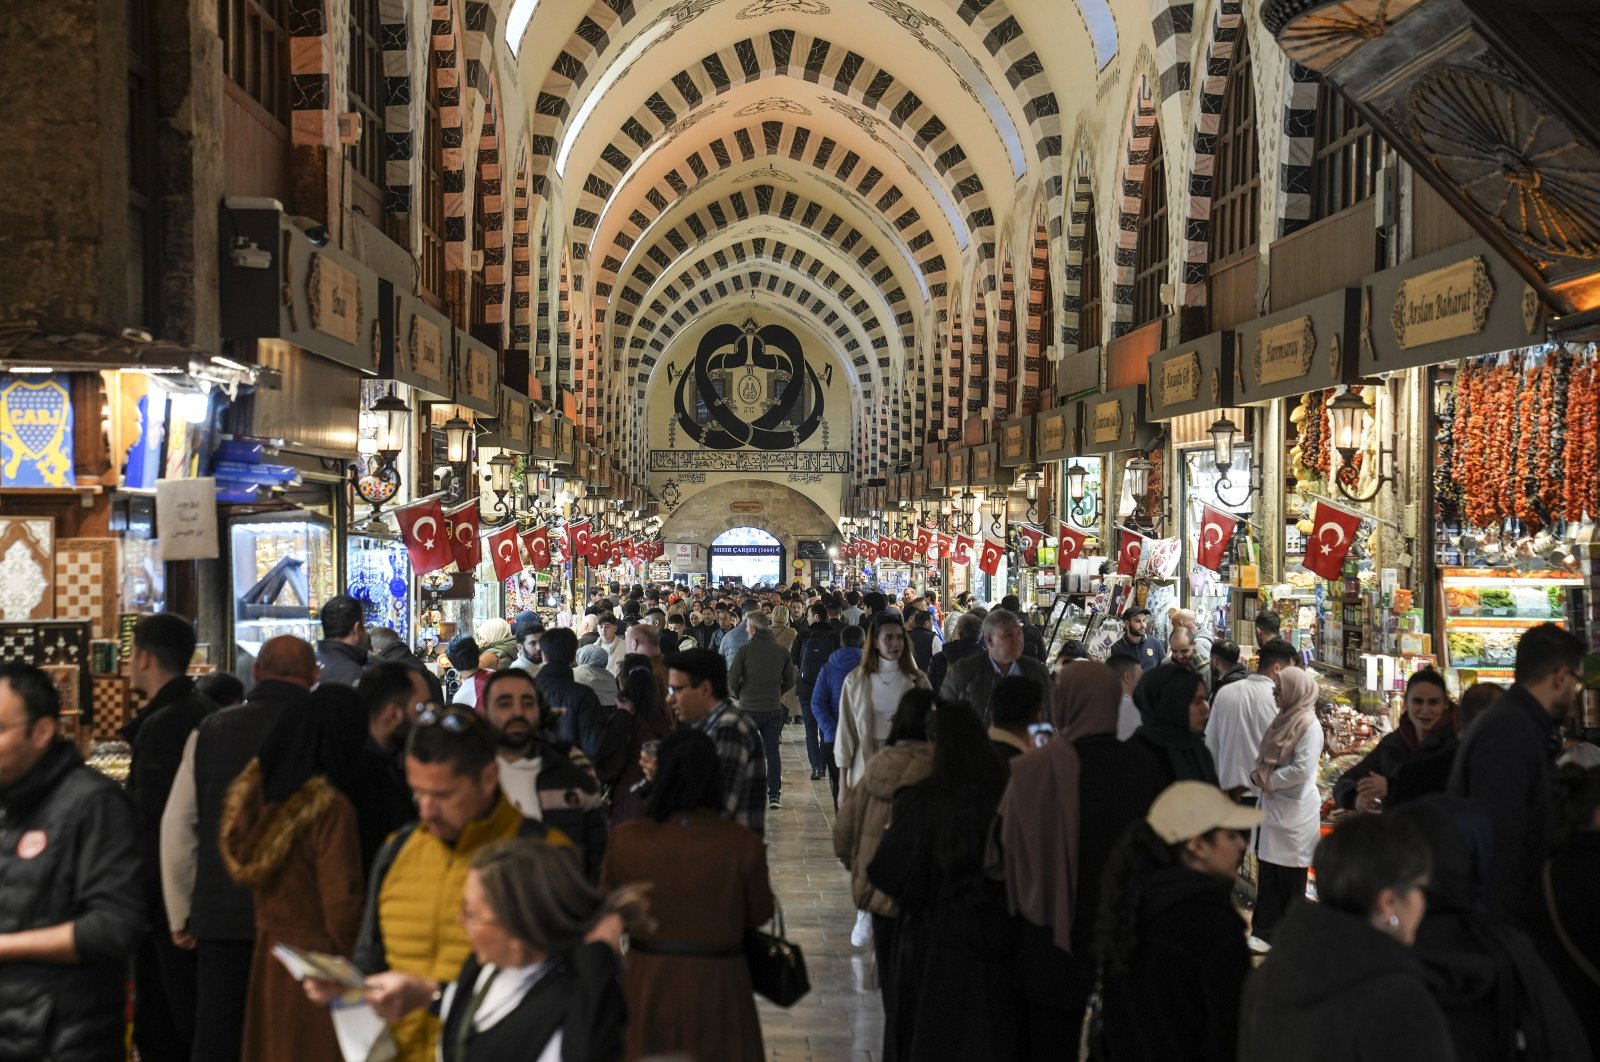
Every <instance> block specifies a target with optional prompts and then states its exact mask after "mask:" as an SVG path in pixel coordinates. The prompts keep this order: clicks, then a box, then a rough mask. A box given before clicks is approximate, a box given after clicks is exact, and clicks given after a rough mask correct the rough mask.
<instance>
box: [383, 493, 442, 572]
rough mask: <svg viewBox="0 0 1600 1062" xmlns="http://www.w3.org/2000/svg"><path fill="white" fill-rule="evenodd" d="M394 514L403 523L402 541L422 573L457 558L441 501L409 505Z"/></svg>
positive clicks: (412, 565)
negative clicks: (445, 524) (453, 550)
mask: <svg viewBox="0 0 1600 1062" xmlns="http://www.w3.org/2000/svg"><path fill="white" fill-rule="evenodd" d="M394 516H395V520H397V521H398V522H399V524H400V540H401V541H402V542H404V543H405V544H406V552H407V553H408V554H410V555H411V568H412V570H413V571H415V572H416V573H417V574H418V575H427V574H428V573H429V572H436V571H438V570H439V569H441V568H443V567H444V566H445V565H446V564H449V563H450V562H451V561H452V560H454V559H455V557H454V555H453V554H452V552H451V549H450V539H449V537H448V535H447V534H446V532H445V527H444V511H443V510H442V509H440V508H439V503H438V502H436V501H427V502H418V503H417V504H415V505H408V506H406V507H405V508H404V509H396V510H395V512H394Z"/></svg>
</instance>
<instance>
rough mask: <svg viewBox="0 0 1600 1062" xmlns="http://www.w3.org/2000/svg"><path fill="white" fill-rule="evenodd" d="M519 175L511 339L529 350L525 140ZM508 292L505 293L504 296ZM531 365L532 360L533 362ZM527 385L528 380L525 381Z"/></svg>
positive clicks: (529, 254) (514, 186) (516, 180)
mask: <svg viewBox="0 0 1600 1062" xmlns="http://www.w3.org/2000/svg"><path fill="white" fill-rule="evenodd" d="M516 158H517V163H516V169H515V173H516V176H515V178H514V179H513V181H512V192H511V312H510V314H509V317H510V325H511V328H510V331H509V333H508V342H509V344H510V345H511V346H512V347H515V348H517V349H519V350H526V349H527V348H528V346H529V345H530V343H531V342H532V339H533V325H532V320H531V318H530V312H529V311H530V310H531V308H532V305H533V298H532V292H531V290H530V289H531V286H532V280H533V261H532V246H531V242H532V241H531V239H530V235H531V231H530V228H529V216H528V206H529V203H528V143H527V141H526V140H524V141H523V142H522V145H521V147H520V148H519V149H518V150H517V155H516ZM503 298H504V295H503V294H502V299H503ZM529 367H530V368H531V367H532V366H531V363H530V366H529ZM524 386H526V381H524Z"/></svg>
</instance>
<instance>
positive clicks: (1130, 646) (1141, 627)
mask: <svg viewBox="0 0 1600 1062" xmlns="http://www.w3.org/2000/svg"><path fill="white" fill-rule="evenodd" d="M1122 622H1123V624H1124V630H1123V633H1122V637H1121V638H1118V639H1117V640H1116V641H1115V642H1113V643H1112V645H1111V648H1110V649H1109V650H1107V652H1106V655H1107V656H1118V655H1121V656H1131V657H1133V658H1134V659H1135V660H1137V661H1139V668H1140V670H1142V671H1149V670H1150V669H1151V668H1153V667H1156V666H1157V665H1159V664H1160V663H1161V661H1162V660H1164V659H1165V658H1166V655H1167V647H1166V646H1165V645H1163V644H1162V643H1161V639H1160V638H1157V637H1156V636H1155V635H1153V634H1150V633H1147V628H1148V626H1149V624H1150V610H1149V609H1147V608H1142V607H1141V608H1135V609H1133V610H1132V611H1130V612H1127V613H1125V614H1124V615H1123V617H1122Z"/></svg>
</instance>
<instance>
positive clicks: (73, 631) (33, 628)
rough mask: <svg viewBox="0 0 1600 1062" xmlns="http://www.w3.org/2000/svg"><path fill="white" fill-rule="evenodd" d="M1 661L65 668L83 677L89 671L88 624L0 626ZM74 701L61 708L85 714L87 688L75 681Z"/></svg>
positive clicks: (44, 622) (49, 622)
mask: <svg viewBox="0 0 1600 1062" xmlns="http://www.w3.org/2000/svg"><path fill="white" fill-rule="evenodd" d="M0 660H6V661H15V662H18V663H23V664H33V665H34V666H36V667H42V668H46V669H49V668H68V669H71V670H72V671H74V672H77V673H79V674H80V675H82V676H87V675H88V671H89V625H88V624H87V623H83V622H80V621H78V620H41V621H39V622H37V623H0ZM74 690H75V693H76V701H75V702H71V701H69V702H64V704H63V707H67V708H75V709H77V710H78V711H82V712H87V711H88V710H89V708H90V705H89V687H88V684H87V683H86V682H82V681H80V682H76V683H75V684H74V686H73V687H72V688H69V689H65V692H67V693H68V694H72V693H73V692H74Z"/></svg>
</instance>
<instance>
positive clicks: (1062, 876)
mask: <svg viewBox="0 0 1600 1062" xmlns="http://www.w3.org/2000/svg"><path fill="white" fill-rule="evenodd" d="M1003 681H1016V680H1003ZM1121 701H1122V680H1121V679H1120V678H1119V677H1118V676H1117V673H1116V672H1115V671H1112V670H1111V669H1110V668H1109V667H1107V666H1106V665H1105V664H1101V663H1096V662H1093V661H1088V660H1083V661H1077V662H1074V663H1071V664H1068V665H1067V667H1066V668H1065V669H1064V670H1063V671H1062V672H1061V674H1060V675H1059V676H1058V677H1057V678H1056V681H1055V683H1054V684H1053V685H1052V686H1051V690H1050V722H1051V724H1052V725H1053V726H1054V727H1055V736H1054V737H1052V738H1051V739H1050V742H1049V743H1048V744H1047V745H1045V746H1044V747H1043V748H1042V749H1039V750H1038V751H1035V752H1027V753H1024V754H1023V755H1022V756H1020V757H1018V758H1017V759H1015V760H1013V761H1012V762H1011V783H1010V785H1008V786H1007V787H1006V792H1005V797H1004V798H1003V799H1002V800H1001V802H1000V829H999V831H998V833H997V835H996V836H997V838H998V840H997V843H996V845H995V850H994V851H992V852H991V857H990V862H991V866H993V865H994V864H995V863H998V864H999V866H1000V868H1001V869H1002V870H1003V873H1004V877H1005V887H1006V896H1007V899H1008V900H1009V902H1010V905H1011V912H1012V913H1013V914H1015V915H1018V916H1020V918H1021V927H1020V928H1021V942H1020V943H1021V947H1020V954H1019V958H1020V966H1021V969H1022V974H1023V976H1022V981H1023V990H1024V993H1025V996H1026V1000H1027V1012H1026V1017H1027V1020H1026V1023H1025V1029H1026V1035H1027V1046H1026V1054H1025V1055H1024V1057H1026V1058H1030V1059H1046V1058H1048V1059H1056V1058H1060V1057H1061V1047H1062V1045H1063V1044H1076V1043H1077V1042H1078V1029H1079V1025H1080V1023H1081V1022H1082V1019H1083V1008H1084V1004H1085V1003H1086V1002H1087V1001H1088V998H1089V992H1090V989H1091V988H1092V987H1093V986H1094V971H1095V960H1094V924H1095V916H1096V914H1097V913H1098V911H1099V902H1100V882H1101V877H1102V874H1103V872H1104V870H1105V865H1106V860H1107V858H1108V857H1109V856H1110V853H1111V850H1112V848H1113V846H1115V845H1116V843H1117V841H1118V839H1119V838H1120V837H1121V836H1122V834H1123V832H1124V831H1125V830H1126V828H1127V826H1128V824H1129V823H1132V822H1137V821H1138V820H1139V819H1140V818H1142V817H1143V816H1144V814H1145V812H1146V811H1147V810H1149V807H1150V803H1151V801H1153V800H1155V798H1156V795H1157V794H1158V793H1160V792H1161V773H1160V770H1159V768H1158V767H1157V765H1156V763H1155V761H1154V759H1153V758H1152V757H1151V756H1150V755H1149V754H1148V753H1147V752H1146V751H1145V750H1144V749H1143V748H1141V747H1140V746H1139V745H1137V744H1134V743H1130V742H1125V741H1118V740H1117V710H1118V708H1119V706H1120V704H1121ZM1047 808H1048V809H1051V811H1050V813H1045V810H1044V809H1047Z"/></svg>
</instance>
